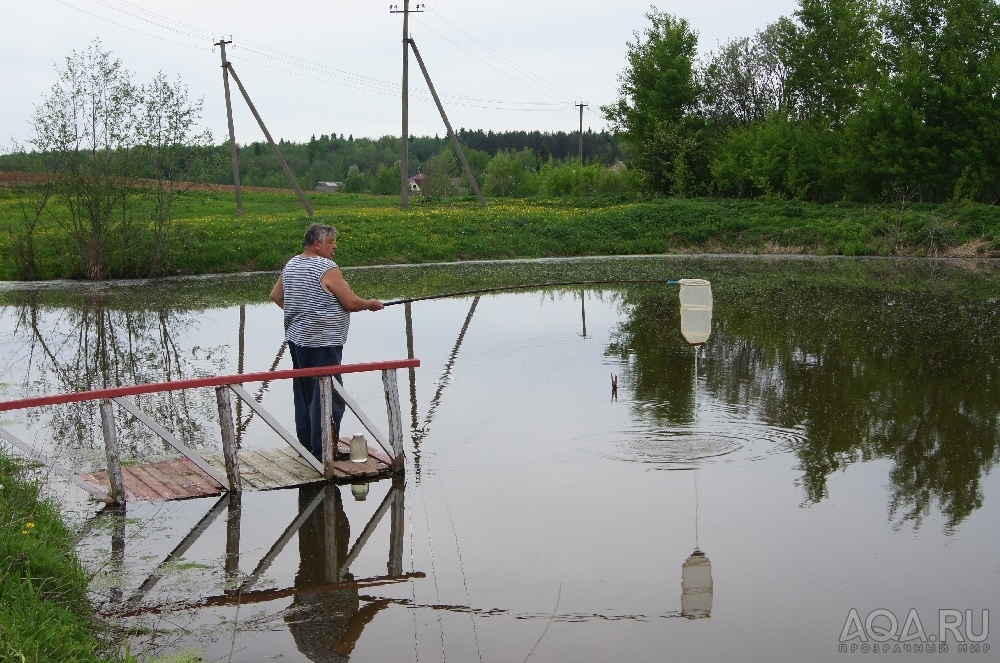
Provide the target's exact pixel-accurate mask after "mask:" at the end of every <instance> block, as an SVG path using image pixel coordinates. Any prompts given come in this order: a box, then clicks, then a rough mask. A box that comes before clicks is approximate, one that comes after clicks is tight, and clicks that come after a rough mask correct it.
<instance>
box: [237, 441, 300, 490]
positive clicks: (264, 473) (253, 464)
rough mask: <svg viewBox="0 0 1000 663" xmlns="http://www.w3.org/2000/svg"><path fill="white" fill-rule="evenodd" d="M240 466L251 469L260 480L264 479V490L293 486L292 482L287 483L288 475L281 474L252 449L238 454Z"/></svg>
mask: <svg viewBox="0 0 1000 663" xmlns="http://www.w3.org/2000/svg"><path fill="white" fill-rule="evenodd" d="M240 464H241V465H244V466H246V467H250V468H253V470H254V471H255V472H257V474H259V475H260V476H261V477H262V479H266V482H267V485H266V488H284V487H286V486H292V485H294V483H293V482H290V481H289V480H290V479H291V477H290V476H288V473H286V472H282V471H281V468H279V467H278V466H277V465H275V463H274V461H272V460H271V459H269V458H267V457H266V456H264V455H262V454H258V453H257V452H255V451H253V450H252V449H244V450H243V451H241V452H240Z"/></svg>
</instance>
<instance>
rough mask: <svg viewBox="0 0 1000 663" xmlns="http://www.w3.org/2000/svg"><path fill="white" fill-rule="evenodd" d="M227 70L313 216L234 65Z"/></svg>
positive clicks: (303, 204) (308, 211) (307, 210)
mask: <svg viewBox="0 0 1000 663" xmlns="http://www.w3.org/2000/svg"><path fill="white" fill-rule="evenodd" d="M226 69H227V70H228V71H229V73H230V74H232V76H233V80H234V81H236V87H238V88H239V89H240V94H242V95H243V99H245V100H246V102H247V106H248V107H249V108H250V112H251V113H253V116H254V118H255V119H256V120H257V125H258V126H259V127H260V129H261V131H263V132H264V137H265V138H267V144H268V145H270V146H271V151H272V152H274V156H276V157H277V158H278V164H279V165H280V166H281V169H282V170H283V171H285V177H287V178H288V181H289V182H291V183H292V186H293V187H294V188H295V193H297V194H298V195H299V201H300V202H301V203H302V206H303V207H305V208H306V214H308V215H309V216H312V215H313V208H312V206H311V205H310V204H309V201H308V200H306V195H305V194H304V193H302V188H301V187H299V182H298V180H297V179H295V175H294V174H292V169H291V168H289V167H288V164H287V163H285V158H284V157H283V156H281V150H279V149H278V146H277V144H275V142H274V139H273V138H271V132H270V131H268V130H267V127H266V126H264V120H262V119H261V117H260V113H258V112H257V107H256V106H254V105H253V102H252V101H250V95H249V94H248V93H247V89H246V88H245V87H243V83H242V82H241V81H240V77H239V76H237V75H236V70H235V69H233V63H232V62H227V63H226Z"/></svg>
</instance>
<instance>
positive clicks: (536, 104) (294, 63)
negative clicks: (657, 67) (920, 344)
mask: <svg viewBox="0 0 1000 663" xmlns="http://www.w3.org/2000/svg"><path fill="white" fill-rule="evenodd" d="M56 2H58V3H59V4H61V5H64V6H66V7H69V8H71V9H74V10H76V11H78V12H80V13H83V14H86V15H88V16H91V17H93V18H96V19H98V20H101V21H104V22H106V23H109V24H111V25H114V26H116V27H119V28H122V29H125V30H129V31H131V32H135V33H137V34H140V35H142V36H145V37H150V38H153V39H158V40H160V41H164V42H167V43H171V44H175V45H178V46H184V47H185V48H193V49H196V50H203V51H205V50H210V49H208V48H206V47H203V46H196V45H193V44H190V43H185V42H180V41H176V40H173V39H169V38H167V37H164V36H162V35H159V34H155V33H154V32H150V31H144V30H141V29H138V28H136V27H135V26H132V25H128V24H126V23H123V22H119V21H115V20H113V19H110V18H108V17H106V16H102V15H100V14H97V13H94V12H90V11H87V10H86V9H83V8H82V7H79V6H76V5H74V4H71V3H69V2H67V1H66V0H56ZM91 2H94V3H95V4H97V5H100V6H102V7H104V8H106V9H109V10H112V11H113V12H116V13H117V14H120V15H122V16H125V17H128V18H131V19H135V20H137V21H141V22H143V23H147V24H149V25H151V26H154V27H156V28H158V29H160V30H166V31H169V32H173V33H176V34H179V35H182V36H185V37H191V38H195V39H202V38H204V39H212V40H214V39H216V38H217V37H215V36H213V35H216V34H218V32H217V31H207V30H204V29H202V28H198V27H196V26H192V25H190V24H188V23H184V22H182V21H178V20H176V19H173V18H170V17H169V16H165V15H163V14H159V13H157V12H154V11H150V10H147V9H145V8H143V7H139V6H138V5H135V4H133V3H131V2H127V1H126V0H121V1H120V2H117V3H111V2H107V1H106V0H91ZM126 8H127V9H128V10H127V9H126ZM129 10H131V11H129ZM438 18H440V19H441V20H442V21H444V22H445V23H446V24H448V25H450V26H451V27H452V28H453V29H455V30H456V31H458V32H459V33H460V34H463V36H465V37H466V38H467V39H469V40H470V41H472V42H473V43H476V44H477V45H479V46H480V47H481V48H483V49H484V50H487V51H488V52H490V54H491V55H492V56H493V57H495V58H497V59H498V60H506V61H507V62H508V63H510V66H511V67H514V68H517V69H519V70H520V71H521V72H523V73H526V74H528V75H529V76H531V77H532V78H535V79H538V80H540V81H542V82H544V83H545V84H546V85H551V84H550V83H548V82H546V81H545V80H544V79H542V78H541V77H539V76H536V75H535V74H533V73H531V72H530V71H528V70H527V69H524V68H523V67H520V66H519V65H517V64H516V63H513V61H510V60H507V59H506V58H504V57H503V56H502V55H500V54H499V53H497V52H496V51H494V50H493V49H490V48H489V47H488V46H486V45H485V44H483V43H482V42H479V41H478V40H476V39H475V38H474V37H472V36H471V35H469V34H468V33H465V32H464V31H463V30H461V28H459V27H458V26H456V25H455V24H454V23H451V22H450V21H448V20H447V19H446V18H444V17H440V16H438ZM422 24H423V25H425V26H426V23H423V22H422ZM426 27H427V28H428V29H429V30H431V31H432V32H435V34H438V35H439V36H440V37H441V38H442V39H444V40H445V41H447V42H449V43H450V44H452V45H453V46H454V47H455V48H458V49H459V50H462V51H463V52H465V53H467V54H468V55H470V56H471V57H475V58H476V59H477V60H480V62H483V64H485V65H486V66H488V67H490V68H491V69H493V70H495V71H497V72H498V73H500V74H502V75H504V76H506V77H508V78H511V79H512V80H515V81H516V82H522V83H523V80H521V79H518V78H516V77H514V76H511V75H510V74H508V73H506V72H504V71H501V70H500V69H498V68H497V67H495V66H493V65H491V64H490V63H488V62H485V61H483V60H482V59H481V58H478V57H477V56H475V55H474V54H472V53H470V52H468V51H467V50H465V49H463V48H462V47H461V46H459V45H458V44H455V43H454V42H453V41H451V40H449V39H448V38H447V37H445V36H444V35H442V34H441V33H439V32H437V31H436V30H434V29H433V28H431V27H430V26H426ZM243 43H244V44H246V45H244V46H242V47H237V46H236V45H234V46H233V48H234V49H235V48H239V50H241V51H245V52H249V53H254V54H256V55H258V56H260V57H263V58H267V59H270V60H274V61H275V62H279V63H282V64H284V65H287V66H289V67H292V68H294V69H300V70H302V71H293V70H289V69H283V68H281V67H276V66H273V65H268V64H266V63H264V62H260V61H257V60H254V59H250V58H243V57H241V59H242V60H245V61H246V62H248V63H251V64H255V65H258V66H262V67H267V68H270V69H273V70H275V71H280V72H282V73H287V74H291V75H295V76H301V77H303V78H308V79H311V80H316V81H320V82H325V83H330V84H334V85H342V86H344V87H347V88H350V89H354V90H359V91H363V92H369V93H373V94H378V95H383V96H395V95H398V94H399V90H400V85H399V84H398V83H391V82H387V81H383V80H380V79H376V78H371V77H368V76H364V75H361V74H356V73H353V72H350V71H346V70H343V69H338V68H336V67H330V66H329V65H325V64H322V63H319V62H315V61H312V60H308V59H306V58H302V57H299V56H296V55H293V54H290V53H286V52H284V51H280V50H278V49H274V48H271V47H269V46H267V45H265V44H260V43H257V42H253V41H250V40H244V42H243ZM303 71H305V72H309V73H302V72H303ZM310 74H320V76H315V75H310ZM330 77H333V78H334V79H335V80H331V78H330ZM527 87H529V89H532V90H533V91H535V92H538V93H539V94H541V95H543V96H546V97H548V98H549V99H553V100H554V101H511V100H503V99H491V98H484V97H475V96H469V95H461V94H454V93H447V92H441V93H440V95H441V96H442V97H446V98H447V99H448V100H449V103H450V104H453V105H455V106H461V107H465V108H478V109H483V110H496V111H508V112H564V111H565V109H563V108H561V107H560V106H561V105H562V104H563V103H565V101H564V100H562V99H559V98H558V97H554V96H552V95H550V94H547V93H546V92H544V91H542V90H538V89H536V88H532V87H531V86H527ZM553 87H557V86H553ZM415 96H417V98H418V99H421V100H423V101H426V100H430V99H431V97H430V96H428V95H423V94H418V95H415ZM456 100H457V101H456ZM470 102H471V103H470Z"/></svg>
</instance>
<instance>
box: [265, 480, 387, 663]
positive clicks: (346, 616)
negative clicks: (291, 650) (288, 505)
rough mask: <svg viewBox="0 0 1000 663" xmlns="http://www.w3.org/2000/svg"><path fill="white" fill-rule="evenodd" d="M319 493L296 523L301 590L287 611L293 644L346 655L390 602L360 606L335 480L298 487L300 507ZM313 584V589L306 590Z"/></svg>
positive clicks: (324, 657)
mask: <svg viewBox="0 0 1000 663" xmlns="http://www.w3.org/2000/svg"><path fill="white" fill-rule="evenodd" d="M321 493H322V499H321V501H320V503H319V505H318V506H316V507H315V508H313V510H312V513H310V514H309V516H308V518H306V520H305V522H304V523H302V527H301V528H300V529H299V556H300V562H299V571H298V573H296V574H295V588H296V590H299V591H297V592H296V594H295V598H294V599H293V600H292V607H291V608H290V609H289V610H288V612H287V614H286V617H285V619H286V621H287V622H288V628H289V630H290V631H291V633H292V636H293V637H294V639H295V646H296V647H297V648H298V650H299V651H300V652H302V653H303V654H304V655H306V656H307V657H309V659H310V660H312V661H317V662H319V661H346V660H348V659H349V657H350V655H351V652H353V651H354V646H355V644H356V643H357V641H358V638H360V637H361V632H362V631H363V630H364V627H365V625H366V624H367V623H368V622H370V621H371V620H372V619H373V618H374V617H375V615H376V614H377V613H378V611H379V610H381V609H382V608H384V607H386V606H387V605H388V604H389V602H388V601H384V600H377V601H372V602H370V603H367V604H365V606H364V607H362V606H361V600H360V597H359V595H358V586H357V585H356V584H354V583H351V582H346V583H345V582H344V581H350V580H353V579H354V576H353V575H351V573H350V571H348V570H346V569H344V568H342V564H343V563H344V561H345V560H346V559H347V553H348V545H349V544H350V539H351V525H350V523H349V522H348V521H347V514H346V513H345V512H344V503H343V501H342V498H341V496H340V488H339V487H338V486H336V485H333V484H328V485H325V486H323V485H317V486H308V487H304V488H300V489H299V509H300V512H301V511H304V510H305V509H307V508H309V507H310V505H311V504H312V503H313V501H314V500H315V499H316V498H317V497H319V496H320V494H321ZM309 590H313V591H309Z"/></svg>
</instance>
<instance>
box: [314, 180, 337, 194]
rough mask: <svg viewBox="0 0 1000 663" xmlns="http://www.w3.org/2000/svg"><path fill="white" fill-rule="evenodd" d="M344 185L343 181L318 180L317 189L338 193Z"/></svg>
mask: <svg viewBox="0 0 1000 663" xmlns="http://www.w3.org/2000/svg"><path fill="white" fill-rule="evenodd" d="M342 186H344V183H343V182H316V187H315V189H316V191H325V192H326V193H337V191H338V190H340V187H342Z"/></svg>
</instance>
